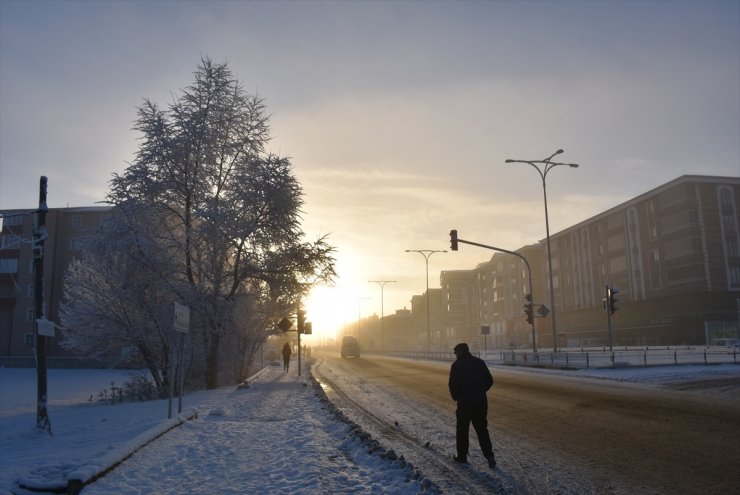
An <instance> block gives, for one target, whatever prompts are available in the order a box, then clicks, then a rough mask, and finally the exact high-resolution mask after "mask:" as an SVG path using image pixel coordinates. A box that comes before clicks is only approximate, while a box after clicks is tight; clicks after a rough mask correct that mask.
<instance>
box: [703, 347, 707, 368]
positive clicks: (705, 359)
mask: <svg viewBox="0 0 740 495" xmlns="http://www.w3.org/2000/svg"><path fill="white" fill-rule="evenodd" d="M704 364H707V350H706V348H705V349H704Z"/></svg>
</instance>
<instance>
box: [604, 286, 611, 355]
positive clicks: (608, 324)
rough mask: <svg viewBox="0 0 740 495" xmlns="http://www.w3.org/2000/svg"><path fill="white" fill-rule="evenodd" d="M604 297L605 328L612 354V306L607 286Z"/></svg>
mask: <svg viewBox="0 0 740 495" xmlns="http://www.w3.org/2000/svg"><path fill="white" fill-rule="evenodd" d="M605 291H606V292H605V295H606V297H605V298H604V299H605V301H606V304H605V306H606V308H605V309H606V328H607V332H608V335H609V352H612V305H611V290H609V286H608V285H607V286H605Z"/></svg>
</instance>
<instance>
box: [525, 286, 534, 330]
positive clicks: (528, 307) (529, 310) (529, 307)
mask: <svg viewBox="0 0 740 495" xmlns="http://www.w3.org/2000/svg"><path fill="white" fill-rule="evenodd" d="M524 299H525V301H526V302H525V303H524V314H525V315H527V323H529V324H530V325H534V304H532V294H527V295H526V296H524Z"/></svg>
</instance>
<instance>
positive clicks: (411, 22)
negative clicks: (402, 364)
mask: <svg viewBox="0 0 740 495" xmlns="http://www.w3.org/2000/svg"><path fill="white" fill-rule="evenodd" d="M204 56H208V57H211V58H212V59H213V60H214V61H216V62H223V61H226V62H228V63H229V65H230V67H231V69H232V70H233V72H234V74H235V75H236V76H237V77H238V78H239V80H240V81H241V83H242V84H243V86H244V88H245V89H246V90H247V91H248V92H249V93H258V94H259V95H261V96H262V97H263V98H265V99H266V104H267V108H268V111H269V113H270V114H271V115H272V119H271V123H272V134H273V140H272V142H271V151H274V152H278V153H280V154H282V155H287V156H290V157H291V158H292V161H293V164H294V166H295V173H296V175H297V177H298V179H299V180H300V182H301V183H302V184H303V186H304V191H305V198H304V199H305V201H306V206H305V223H304V227H305V231H306V233H307V235H308V238H309V239H315V238H316V237H318V236H319V235H323V234H329V240H330V242H331V243H332V244H334V245H335V246H336V247H337V249H338V271H339V274H340V278H339V280H337V286H338V288H336V289H331V290H326V291H324V294H323V303H324V304H327V305H329V306H328V307H329V308H330V309H331V311H329V309H323V310H322V309H321V308H320V307H319V306H320V301H319V300H318V298H317V300H315V301H314V303H313V306H309V319H312V320H314V328H315V329H321V328H326V327H328V326H329V325H330V323H329V321H328V320H322V319H321V318H320V316H319V313H320V312H321V311H327V313H326V315H328V314H329V313H331V315H333V318H334V322H342V323H343V322H344V321H345V320H349V321H352V320H354V319H356V318H357V316H358V314H362V315H363V316H366V315H367V314H369V313H373V312H374V313H377V314H380V312H381V308H380V306H381V301H380V299H381V298H380V288H379V287H378V285H377V284H370V283H368V282H367V281H368V280H383V279H385V280H396V281H397V283H394V284H388V285H386V287H385V298H384V299H385V304H384V308H385V313H386V314H388V313H391V312H392V311H394V310H395V309H397V308H401V307H404V306H406V307H410V299H411V296H412V295H413V294H421V293H422V292H423V291H424V290H425V285H426V284H425V279H424V277H425V266H424V259H423V258H422V256H421V255H419V254H416V253H405V252H404V250H406V249H440V250H442V249H448V248H449V246H448V244H449V243H448V232H449V230H450V229H451V228H457V229H458V231H459V233H460V237H461V238H464V239H467V240H472V241H476V242H480V243H483V244H491V245H495V246H499V247H502V248H505V249H510V250H515V249H518V248H520V247H521V246H523V245H526V244H529V243H533V242H536V241H538V240H540V239H543V238H544V237H545V222H544V208H543V194H542V192H543V191H542V182H541V179H540V177H539V175H538V174H537V173H536V171H535V170H533V169H532V168H531V167H530V166H528V165H521V164H519V165H513V164H509V165H507V164H504V160H505V159H507V158H515V159H528V160H537V159H544V158H545V157H547V156H549V155H550V154H551V153H553V152H554V151H555V150H557V149H558V148H563V149H564V150H565V153H564V154H563V155H561V156H560V157H559V158H560V159H561V160H562V161H566V162H576V163H579V164H580V168H578V169H571V168H564V167H559V168H556V169H555V170H553V172H552V174H551V175H548V179H547V192H548V207H549V213H550V226H551V232H553V233H554V232H557V231H558V230H560V229H563V228H566V227H568V226H570V225H572V224H574V223H576V222H578V221H581V220H584V219H586V218H588V217H590V216H592V215H595V214H597V213H599V212H601V211H603V210H605V209H607V208H609V207H612V206H615V205H617V204H619V203H621V202H622V201H624V200H627V199H629V198H631V197H633V196H635V195H637V194H640V193H643V192H646V191H648V190H650V189H652V188H654V187H656V186H659V185H660V184H663V183H665V182H667V181H669V180H672V179H675V178H676V177H679V176H681V175H684V174H707V175H722V176H740V138H739V136H740V1H737V0H727V1H711V0H704V1H671V0H665V1H637V0H636V1H608V0H602V1H558V0H550V1H534V0H533V1H488V2H486V1H455V2H453V1H431V2H422V1H396V2H393V1H375V2H369V1H322V2H316V1H309V0H307V1H272V2H267V1H251V2H250V1H228V2H227V1H221V2H219V1H207V2H206V1H174V0H171V1H163V2H156V1H142V2H138V1H112V0H111V1H86V2H71V1H28V0H26V1H9V0H0V208H29V209H30V208H34V207H35V206H36V204H37V201H38V179H39V176H41V175H46V176H47V177H48V178H49V198H48V199H49V205H50V206H52V207H64V206H66V205H69V206H89V205H93V204H95V203H96V202H98V201H101V200H102V199H103V197H104V195H105V193H106V191H107V187H108V181H109V179H110V178H111V174H112V173H114V172H121V171H123V170H124V168H125V167H126V164H127V162H129V161H130V160H132V158H133V155H134V152H135V150H136V147H137V137H138V135H137V133H135V132H133V131H132V130H131V127H132V125H133V121H134V119H135V118H136V107H137V106H138V105H140V104H141V103H142V101H143V98H145V97H146V98H150V99H152V100H154V101H156V102H158V103H160V104H164V105H166V104H167V103H169V102H170V101H171V100H172V96H173V94H176V93H177V92H178V91H179V90H180V89H181V88H183V87H185V86H187V85H189V84H190V83H191V82H192V80H193V77H192V73H193V71H194V69H195V67H196V65H197V64H198V63H199V61H200V59H201V57H204ZM492 254H493V253H492V252H490V251H486V250H482V249H480V248H475V247H472V246H461V250H460V251H459V252H456V253H453V252H450V253H445V254H435V255H433V256H432V257H431V258H430V261H429V273H430V277H429V285H430V287H438V286H439V272H440V270H445V269H470V268H474V267H475V266H476V265H477V264H478V263H481V262H484V261H486V260H488V259H490V256H491V255H492ZM364 297H369V298H371V299H370V300H362V302H359V301H360V298H364ZM312 308H313V314H311V310H312Z"/></svg>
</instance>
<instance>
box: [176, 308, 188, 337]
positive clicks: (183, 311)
mask: <svg viewBox="0 0 740 495" xmlns="http://www.w3.org/2000/svg"><path fill="white" fill-rule="evenodd" d="M174 326H175V330H177V331H178V332H182V333H188V332H190V308H188V307H187V306H183V305H182V304H177V303H175V325H174Z"/></svg>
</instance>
